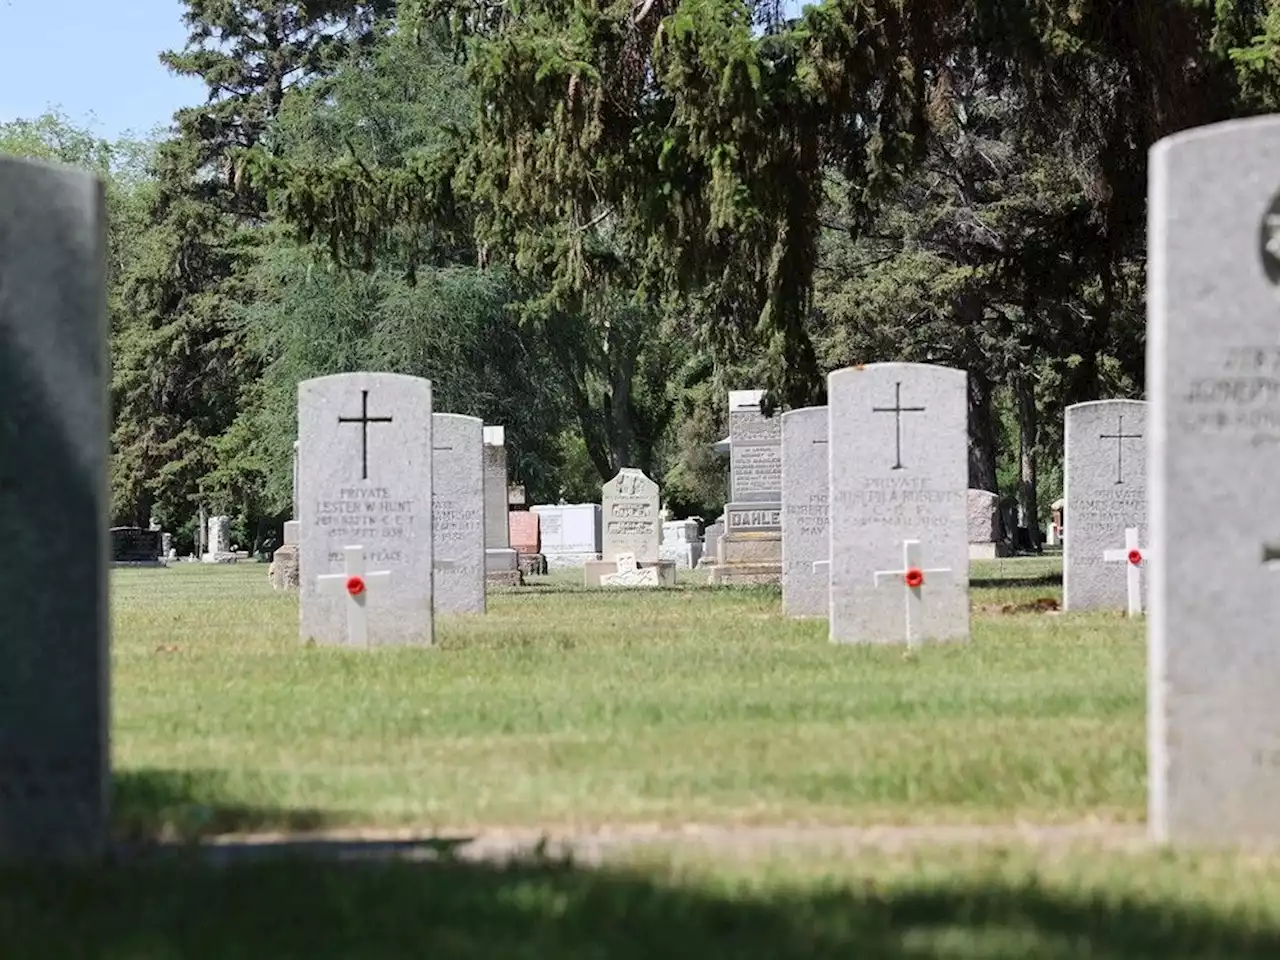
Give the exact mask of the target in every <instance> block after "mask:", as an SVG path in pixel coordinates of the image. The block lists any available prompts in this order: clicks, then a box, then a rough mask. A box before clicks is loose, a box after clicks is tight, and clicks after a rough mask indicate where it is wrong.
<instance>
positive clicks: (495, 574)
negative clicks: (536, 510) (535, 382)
mask: <svg viewBox="0 0 1280 960" xmlns="http://www.w3.org/2000/svg"><path fill="white" fill-rule="evenodd" d="M509 509H510V505H509V504H508V502H507V430H506V428H505V427H496V426H489V427H485V428H484V546H485V569H486V570H487V571H488V573H489V574H490V575H491V578H493V579H494V580H495V581H497V582H502V581H504V579H505V580H509V581H510V582H515V581H516V580H518V579H519V565H520V558H519V556H518V555H517V554H516V552H515V551H514V550H512V549H511V528H510V526H509V525H508V520H507V513H508V511H509Z"/></svg>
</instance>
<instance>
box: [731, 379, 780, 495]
mask: <svg viewBox="0 0 1280 960" xmlns="http://www.w3.org/2000/svg"><path fill="white" fill-rule="evenodd" d="M763 397H764V391H763V390H731V391H730V392H729V482H730V486H731V490H732V495H731V499H732V500H733V502H734V503H754V502H760V503H775V504H776V503H779V502H781V500H782V418H781V417H778V416H773V417H766V416H765V415H764V414H762V413H761V412H760V401H761V399H763Z"/></svg>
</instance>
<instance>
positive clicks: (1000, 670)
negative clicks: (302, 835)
mask: <svg viewBox="0 0 1280 960" xmlns="http://www.w3.org/2000/svg"><path fill="white" fill-rule="evenodd" d="M991 566H992V567H993V568H994V566H995V565H994V564H993V565H991ZM1004 569H1005V570H1006V571H1011V572H1013V573H1014V574H1015V575H1016V576H1017V577H1019V578H1020V582H1021V583H1023V584H1024V585H1021V586H1018V585H1010V584H1009V583H1007V582H998V581H993V580H991V579H987V580H982V581H980V582H981V583H984V584H985V583H992V585H991V586H989V587H988V586H985V585H984V586H980V587H979V588H978V589H976V590H975V591H974V603H975V605H976V606H977V607H979V609H980V610H983V611H985V610H987V609H988V608H990V609H991V610H992V611H994V610H998V609H1001V608H1002V607H1003V606H1004V605H1014V606H1015V607H1016V606H1017V605H1018V604H1026V603H1028V602H1031V601H1034V600H1035V599H1037V598H1039V597H1043V596H1049V595H1054V594H1056V592H1057V586H1056V583H1054V582H1052V581H1053V576H1052V574H1053V572H1054V570H1053V567H1052V564H1051V563H1045V562H1037V561H1023V562H1020V563H1012V564H1010V563H1006V564H1005V565H1004ZM982 575H983V571H979V572H978V577H982ZM1039 578H1047V579H1048V580H1049V581H1050V582H1049V583H1048V584H1045V583H1040V582H1038V579H1039ZM1028 583H1029V585H1025V584H1028ZM113 598H114V611H115V624H116V625H115V638H116V639H115V654H114V662H113V669H114V730H113V733H114V752H115V762H116V768H117V771H118V773H119V777H120V781H119V787H118V790H119V802H118V806H119V812H120V820H121V826H122V828H123V829H124V830H125V831H126V832H128V831H133V832H137V831H141V832H144V833H145V832H148V831H151V830H153V829H154V827H155V824H156V815H157V812H159V813H160V815H161V819H162V820H167V822H168V823H169V825H170V826H171V827H175V828H178V829H181V830H186V829H190V828H192V827H201V826H202V825H203V826H204V827H206V828H208V829H214V830H228V829H237V830H244V829H261V828H273V827H277V826H283V827H290V826H292V827H299V826H319V825H324V826H343V825H382V826H396V825H404V824H412V825H416V826H426V827H457V828H464V829H470V828H475V827H486V826H520V825H542V824H554V825H560V826H574V827H591V826H596V825H600V824H606V823H615V824H616V823H680V822H685V821H701V822H712V823H725V822H730V823H741V822H750V823H783V822H796V821H799V822H804V823H851V822H852V823H865V822H876V823H929V822H939V821H943V822H991V823H1001V822H1007V821H1009V820H1012V819H1014V818H1025V819H1031V820H1035V821H1042V822H1063V821H1078V820H1080V819H1081V818H1084V817H1090V816H1092V817H1102V818H1105V819H1108V820H1119V821H1126V820H1128V821H1132V820H1135V819H1138V818H1140V817H1141V816H1142V815H1143V810H1144V803H1145V800H1144V797H1145V776H1146V761H1145V739H1144V737H1145V734H1144V709H1145V708H1144V700H1143V697H1144V693H1143V690H1144V680H1143V669H1144V668H1143V663H1144V647H1143V639H1142V631H1141V627H1140V626H1139V625H1137V624H1133V623H1129V622H1126V621H1125V620H1124V618H1122V617H1119V616H1105V617H1093V618H1087V619H1082V618H1074V617H1073V618H1065V617H1061V616H1047V615H1044V614H1040V613H1029V614H1018V613H1008V614H1006V613H999V612H980V613H979V615H977V616H976V617H975V621H974V642H973V643H972V644H969V645H955V646H946V647H941V646H939V647H931V648H928V649H927V650H926V651H925V652H924V653H923V654H922V655H921V656H919V658H918V659H916V660H914V661H904V659H903V654H902V649H901V648H880V649H866V648H851V647H836V646H833V645H831V644H829V643H828V642H827V640H826V633H825V630H826V627H825V622H823V621H808V622H788V621H785V620H783V619H782V618H781V617H780V616H779V613H778V609H779V598H778V593H777V591H776V590H774V591H770V590H767V589H757V590H735V591H729V590H711V589H707V588H691V589H688V590H681V591H678V592H670V591H668V592H656V591H655V592H636V591H630V592H627V591H619V592H609V593H603V592H600V591H594V592H586V591H582V590H576V589H573V588H572V586H570V585H568V584H566V583H564V582H558V581H555V580H553V581H550V582H549V583H547V584H546V585H543V586H541V587H539V588H538V589H536V590H535V591H532V592H529V593H513V594H504V595H495V596H491V598H490V601H491V602H490V613H489V614H488V615H487V616H485V617H483V618H469V619H466V620H457V621H454V622H448V621H442V622H441V623H440V624H439V625H438V640H439V647H438V648H437V649H431V650H424V649H394V650H393V649H388V650H380V651H376V652H374V653H373V654H372V655H370V653H369V652H360V651H344V650H338V649H332V648H302V647H300V646H299V643H298V637H297V625H296V623H297V601H296V597H293V596H285V595H276V594H274V593H273V592H272V591H271V589H270V588H269V586H268V584H267V581H266V576H265V567H262V566H258V565H247V566H238V567H230V566H228V567H215V568H208V567H201V566H196V565H182V566H178V567H175V568H173V569H170V570H166V571H121V572H119V573H118V574H117V578H116V580H115V591H114V594H113ZM193 818H194V819H193ZM206 821H207V822H206Z"/></svg>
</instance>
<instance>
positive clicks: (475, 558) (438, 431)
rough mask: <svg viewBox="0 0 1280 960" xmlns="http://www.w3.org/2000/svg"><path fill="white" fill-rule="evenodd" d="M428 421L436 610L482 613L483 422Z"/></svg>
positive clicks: (440, 417)
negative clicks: (431, 439) (430, 449)
mask: <svg viewBox="0 0 1280 960" xmlns="http://www.w3.org/2000/svg"><path fill="white" fill-rule="evenodd" d="M431 422H432V431H433V438H434V439H433V445H434V449H433V451H432V453H433V458H432V478H433V479H432V487H431V502H432V513H431V517H432V536H433V537H434V539H435V557H434V560H433V563H434V566H435V609H436V612H437V613H484V612H485V593H484V577H485V567H484V564H485V553H484V541H485V522H484V511H485V503H484V490H485V488H484V421H483V420H481V419H480V418H479V417H466V416H462V415H461V414H457V413H437V414H435V415H434V416H432V418H431Z"/></svg>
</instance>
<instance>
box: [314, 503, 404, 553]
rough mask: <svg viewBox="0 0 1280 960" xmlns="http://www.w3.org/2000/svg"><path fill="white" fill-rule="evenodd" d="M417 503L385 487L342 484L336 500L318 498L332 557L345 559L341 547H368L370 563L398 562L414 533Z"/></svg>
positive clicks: (320, 522) (318, 522)
mask: <svg viewBox="0 0 1280 960" xmlns="http://www.w3.org/2000/svg"><path fill="white" fill-rule="evenodd" d="M414 503H415V501H414V500H412V499H408V500H404V499H399V498H397V497H395V496H393V495H392V493H391V491H390V490H389V489H388V488H386V487H343V488H341V489H340V490H339V491H338V497H337V499H335V500H317V501H316V509H315V517H316V521H315V522H316V526H317V527H319V528H320V529H321V530H322V531H323V532H324V537H325V540H326V542H327V546H328V549H329V560H330V562H332V563H339V564H340V563H342V562H343V553H342V548H343V547H345V546H348V545H350V544H352V543H360V544H361V545H362V546H364V547H365V559H366V560H367V562H369V563H375V564H377V563H383V564H385V563H397V562H400V561H402V560H403V558H404V553H403V550H401V549H396V548H397V547H400V546H402V545H403V544H404V543H405V542H406V541H407V540H410V539H412V537H413V529H414V528H413V517H414V512H415V511H414Z"/></svg>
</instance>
